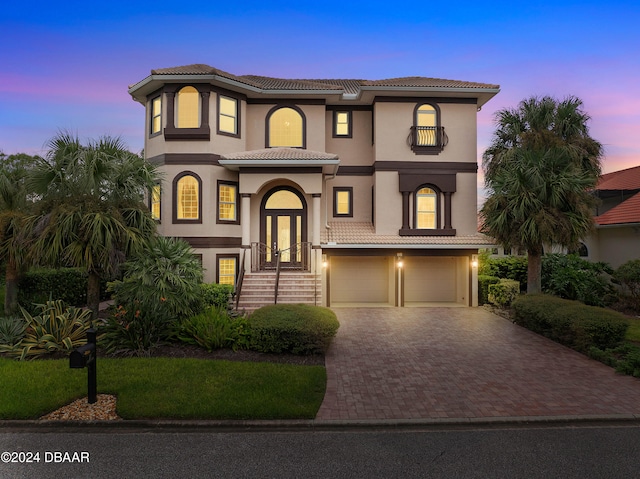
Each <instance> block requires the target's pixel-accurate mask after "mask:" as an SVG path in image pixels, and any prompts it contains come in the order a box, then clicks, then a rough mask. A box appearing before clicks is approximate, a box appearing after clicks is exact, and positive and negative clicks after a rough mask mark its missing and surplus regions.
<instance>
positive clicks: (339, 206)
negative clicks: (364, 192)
mask: <svg viewBox="0 0 640 479" xmlns="http://www.w3.org/2000/svg"><path fill="white" fill-rule="evenodd" d="M333 216H335V217H340V216H343V217H352V216H353V187H351V186H336V187H334V188H333Z"/></svg>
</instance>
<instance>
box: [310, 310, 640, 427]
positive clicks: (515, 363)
mask: <svg viewBox="0 0 640 479" xmlns="http://www.w3.org/2000/svg"><path fill="white" fill-rule="evenodd" d="M334 311H335V312H336V314H337V315H338V319H339V320H340V324H341V326H340V329H339V330H338V334H337V336H336V338H335V339H334V341H333V343H332V345H331V347H330V349H329V352H328V353H327V356H326V365H327V376H328V383H327V393H326V396H325V399H324V402H323V403H322V406H321V408H320V410H319V412H318V415H317V417H316V419H319V420H353V419H358V420H362V419H430V418H496V417H523V416H609V415H620V414H623V415H628V414H640V380H639V379H635V378H632V377H629V376H622V375H618V374H616V373H615V372H614V370H613V369H611V368H609V367H607V366H605V365H603V364H601V363H598V362H596V361H593V360H591V359H588V358H587V357H585V356H583V355H581V354H579V353H577V352H575V351H572V350H570V349H568V348H566V347H564V346H561V345H559V344H556V343H554V342H553V341H550V340H548V339H546V338H543V337H540V336H538V335H536V334H534V333H532V332H530V331H527V330H526V329H524V328H521V327H520V326H517V325H515V324H512V323H511V322H510V321H508V320H506V319H504V318H501V317H498V316H496V315H494V314H492V313H490V312H488V311H486V310H485V309H483V308H335V309H334Z"/></svg>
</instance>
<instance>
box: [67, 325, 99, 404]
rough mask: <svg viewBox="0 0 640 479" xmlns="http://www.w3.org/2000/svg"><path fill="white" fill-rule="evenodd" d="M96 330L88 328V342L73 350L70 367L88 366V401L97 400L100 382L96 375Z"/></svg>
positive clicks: (93, 401)
mask: <svg viewBox="0 0 640 479" xmlns="http://www.w3.org/2000/svg"><path fill="white" fill-rule="evenodd" d="M96 333H97V332H96V330H95V328H90V329H87V344H85V345H84V346H80V347H79V348H76V349H74V350H73V351H71V354H70V355H69V367H70V368H71V369H82V368H85V367H86V368H87V389H88V391H87V402H88V403H89V404H93V403H95V402H96V401H97V396H98V394H97V390H98V383H97V377H96Z"/></svg>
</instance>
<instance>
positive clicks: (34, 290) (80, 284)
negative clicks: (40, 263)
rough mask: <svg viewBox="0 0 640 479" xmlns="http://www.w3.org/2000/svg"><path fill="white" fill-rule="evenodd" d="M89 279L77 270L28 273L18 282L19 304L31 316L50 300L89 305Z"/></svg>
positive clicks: (35, 270)
mask: <svg viewBox="0 0 640 479" xmlns="http://www.w3.org/2000/svg"><path fill="white" fill-rule="evenodd" d="M87 278H88V275H87V273H86V272H84V271H82V270H80V269H77V268H60V269H33V270H30V271H27V272H26V273H24V274H23V275H22V276H21V277H20V280H19V281H18V303H19V304H20V305H21V306H22V307H23V308H24V309H26V310H27V311H29V313H31V314H35V313H36V311H37V307H36V306H35V305H36V304H45V303H46V302H47V301H49V299H53V300H58V299H61V300H62V301H64V303H65V304H68V305H71V306H84V305H86V304H87ZM105 286H106V285H103V288H101V289H102V291H105V289H106V288H105Z"/></svg>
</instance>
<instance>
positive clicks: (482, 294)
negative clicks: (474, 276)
mask: <svg viewBox="0 0 640 479" xmlns="http://www.w3.org/2000/svg"><path fill="white" fill-rule="evenodd" d="M498 282H500V278H498V277H497V276H490V275H488V274H479V275H478V304H479V305H480V306H482V305H483V304H487V303H488V302H489V286H490V285H492V284H496V283H498Z"/></svg>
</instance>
